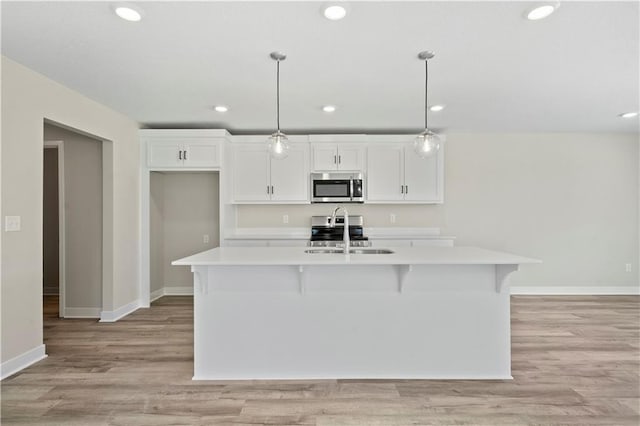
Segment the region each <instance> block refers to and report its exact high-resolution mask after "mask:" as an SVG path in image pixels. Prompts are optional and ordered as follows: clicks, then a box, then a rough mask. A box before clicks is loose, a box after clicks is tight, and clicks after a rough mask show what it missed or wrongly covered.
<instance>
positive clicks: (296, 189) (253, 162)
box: [232, 144, 309, 204]
mask: <svg viewBox="0 0 640 426" xmlns="http://www.w3.org/2000/svg"><path fill="white" fill-rule="evenodd" d="M232 149H233V201H234V202H235V203H247V204H250V203H261V202H262V203H266V202H269V203H274V202H276V203H277V202H280V203H307V202H309V161H308V154H309V148H308V146H307V145H305V144H300V145H295V144H292V146H291V147H290V150H289V155H288V156H287V158H285V159H282V160H276V159H272V158H271V157H270V156H269V153H268V151H267V148H266V146H265V144H234V146H233V148H232Z"/></svg>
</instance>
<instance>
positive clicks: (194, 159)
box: [183, 140, 220, 167]
mask: <svg viewBox="0 0 640 426" xmlns="http://www.w3.org/2000/svg"><path fill="white" fill-rule="evenodd" d="M183 158H184V165H185V166H187V167H220V143H218V142H217V141H215V140H207V141H204V140H203V141H185V144H184V152H183Z"/></svg>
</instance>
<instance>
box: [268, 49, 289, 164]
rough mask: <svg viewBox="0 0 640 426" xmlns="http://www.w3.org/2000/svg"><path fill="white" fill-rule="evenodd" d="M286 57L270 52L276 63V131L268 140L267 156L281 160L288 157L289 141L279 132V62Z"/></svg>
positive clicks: (282, 54)
mask: <svg viewBox="0 0 640 426" xmlns="http://www.w3.org/2000/svg"><path fill="white" fill-rule="evenodd" d="M286 58H287V55H285V54H284V53H280V52H271V59H273V60H274V61H276V92H277V94H276V121H277V125H278V130H276V132H275V133H273V134H272V135H271V136H270V137H269V140H268V143H269V154H270V155H271V158H275V159H278V160H282V159H284V158H287V156H288V155H289V139H288V138H287V135H285V134H284V133H282V132H281V131H280V61H284V60H285V59H286Z"/></svg>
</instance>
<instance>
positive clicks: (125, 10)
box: [113, 4, 142, 22]
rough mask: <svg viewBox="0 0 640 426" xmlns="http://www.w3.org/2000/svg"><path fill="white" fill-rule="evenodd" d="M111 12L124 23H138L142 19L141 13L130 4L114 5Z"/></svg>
mask: <svg viewBox="0 0 640 426" xmlns="http://www.w3.org/2000/svg"><path fill="white" fill-rule="evenodd" d="M113 10H114V12H116V15H118V16H119V17H121V18H122V19H124V20H125V21H131V22H138V21H139V20H141V19H142V12H140V10H139V9H138V8H135V7H133V6H132V5H130V4H126V5H125V4H118V5H115V6H114V9H113Z"/></svg>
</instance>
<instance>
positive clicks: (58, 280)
mask: <svg viewBox="0 0 640 426" xmlns="http://www.w3.org/2000/svg"><path fill="white" fill-rule="evenodd" d="M42 213H43V214H42V239H43V241H42V285H43V287H42V294H43V298H44V299H43V301H44V304H43V313H44V316H45V318H46V317H61V316H62V313H63V312H64V303H63V300H64V299H63V297H61V293H62V291H64V285H61V284H62V283H64V252H65V248H64V147H63V143H62V141H48V142H45V144H44V161H43V200H42Z"/></svg>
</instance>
